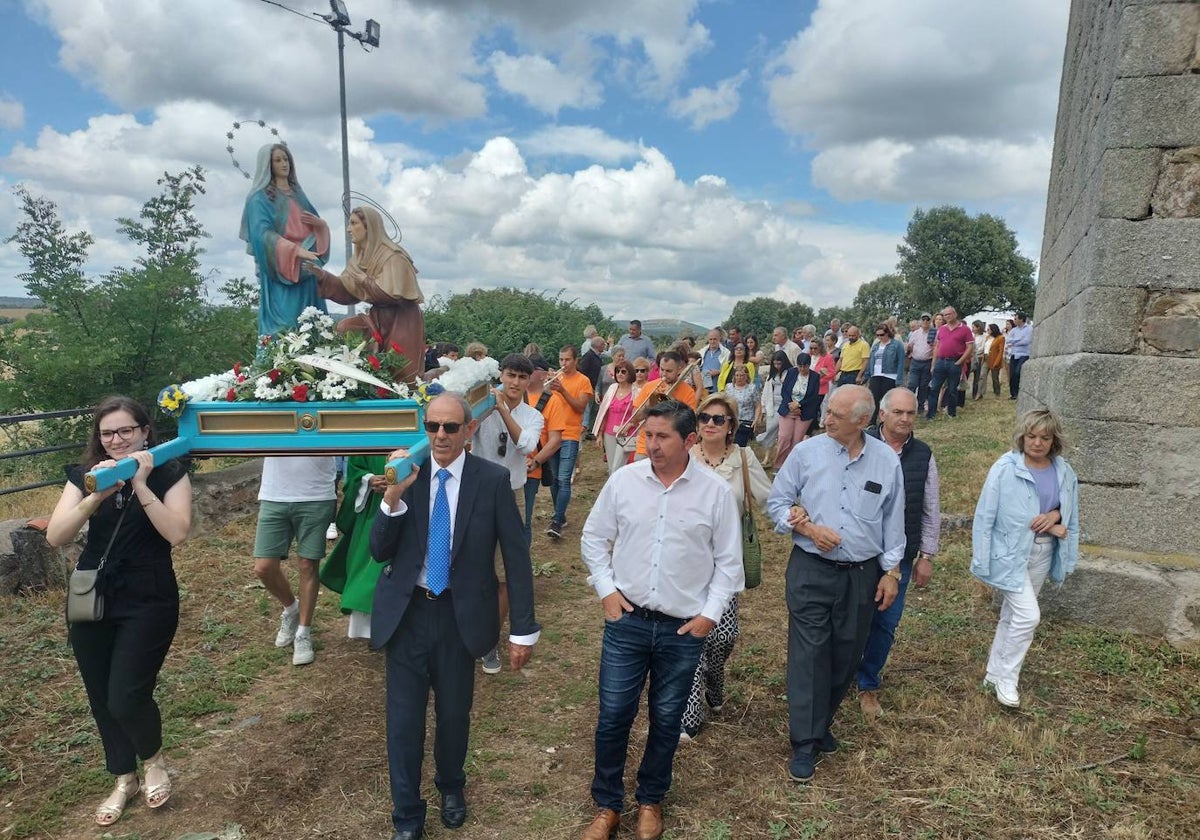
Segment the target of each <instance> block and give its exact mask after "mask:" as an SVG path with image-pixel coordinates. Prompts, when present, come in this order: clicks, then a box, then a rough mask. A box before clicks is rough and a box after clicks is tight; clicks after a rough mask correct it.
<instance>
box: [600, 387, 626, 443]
mask: <svg viewBox="0 0 1200 840" xmlns="http://www.w3.org/2000/svg"><path fill="white" fill-rule="evenodd" d="M632 407H633V391H630V392H629V393H628V394H626V395H625V396H623V397H617V396H614V397H613V400H612V402H610V403H609V404H608V414H606V415H605V416H604V434H606V435H615V434H616V433H617V430H619V429H620V428H621V427H622V426H624V425H625V423H626V421H628V420H629V416H630V415H631V414H632V413H633V412H632V410H631V409H632Z"/></svg>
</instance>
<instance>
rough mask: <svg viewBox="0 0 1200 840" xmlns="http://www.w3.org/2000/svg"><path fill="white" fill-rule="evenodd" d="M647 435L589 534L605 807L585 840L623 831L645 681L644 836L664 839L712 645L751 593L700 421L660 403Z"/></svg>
mask: <svg viewBox="0 0 1200 840" xmlns="http://www.w3.org/2000/svg"><path fill="white" fill-rule="evenodd" d="M645 434H646V448H647V452H648V454H649V457H648V458H647V459H646V460H643V461H637V462H635V463H633V464H631V465H629V466H627V467H622V468H621V469H620V470H618V471H617V472H616V473H614V474H613V475H612V476H610V477H609V479H608V482H607V483H606V484H605V485H604V488H603V489H602V490H601V491H600V495H599V497H598V498H597V499H596V503H595V505H594V506H593V507H592V512H591V514H590V515H589V516H588V519H587V523H586V524H585V525H584V526H583V538H582V541H581V542H582V551H583V559H584V562H585V563H586V564H587V567H588V571H589V572H590V575H589V577H588V583H590V584H591V585H592V587H593V588H594V589H595V590H596V594H597V595H599V596H600V598H601V601H602V604H603V607H604V619H605V623H604V642H603V646H602V648H601V652H600V680H599V687H600V711H599V717H598V720H597V723H596V743H595V750H596V759H595V775H594V776H593V779H592V798H593V800H594V801H595V803H596V807H597V808H598V809H599V810H598V813H597V814H596V818H595V819H594V820H593V821H592V823H591V825H590V826H588V828H587V830H586V831H585V832H584V834H583V840H607V838H608V837H609V836H610V834H611V833H612V832H613V831H615V830H616V828H617V826H618V825H619V823H620V815H621V810H622V808H623V807H624V798H625V783H624V773H625V760H626V750H627V745H628V743H629V730H630V727H631V726H632V724H633V719H634V717H635V715H636V710H637V705H638V698H639V697H640V695H641V692H642V686H643V684H644V683H645V681H646V676H647V674H649V675H650V698H651V701H650V703H649V704H648V707H647V713H648V716H649V732H648V734H647V736H646V749H645V753H644V754H643V756H642V762H641V765H640V767H639V770H638V788H637V793H636V796H637V801H638V820H637V837H639V838H647V840H654V838H658V837H660V836H661V835H662V831H663V827H662V800H663V798H664V797H665V796H666V794H667V789H668V788H669V787H670V784H671V766H672V764H673V762H674V759H675V749H676V747H677V746H678V745H679V726H680V722H681V721H682V718H683V711H684V707H685V706H686V704H687V696H688V691H689V690H690V688H691V684H692V676H693V674H694V673H695V670H696V664H697V662H698V661H699V659H700V653H701V651H702V650H703V648H704V639H705V637H706V636H707V635H708V634H709V633H710V632H711V631H712V629H713V628H714V627H715V626H716V624H717V621H718V620H719V619H720V617H721V613H722V611H724V609H725V607H726V606H727V605H728V603H729V600H730V598H732V597H733V596H734V594H736V593H737V592H739V591H741V590H742V589H743V588H744V587H745V574H744V572H743V569H742V539H741V534H742V529H741V523H740V521H739V519H738V513H737V504H736V502H735V501H734V498H733V492H732V491H731V490H730V489H729V485H728V484H727V483H726V482H725V481H724V480H722V479H721V478H720V477H719V476H718V475H717V474H716V473H714V472H713V471H712V470H709V469H707V468H705V467H704V466H701V465H698V464H697V463H696V462H694V461H692V460H691V458H689V456H688V450H689V449H690V448H691V447H692V446H693V445H694V444H695V442H696V415H695V413H694V412H693V411H692V410H691V408H689V407H688V406H687V405H685V404H683V403H681V402H679V401H677V400H667V401H665V402H662V403H660V404H659V405H657V406H654V407H653V408H650V409H649V410H648V411H647V412H646V425H645Z"/></svg>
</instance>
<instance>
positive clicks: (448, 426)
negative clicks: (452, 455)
mask: <svg viewBox="0 0 1200 840" xmlns="http://www.w3.org/2000/svg"><path fill="white" fill-rule="evenodd" d="M464 425H466V424H465V423H453V422H451V423H438V422H437V421H436V420H426V421H425V431H427V432H429V434H431V435H436V434H437V433H438V432H440V431H441V430H442V429H445V430H446V434H448V435H456V434H458V430H459V429H461V428H462V427H463V426H464Z"/></svg>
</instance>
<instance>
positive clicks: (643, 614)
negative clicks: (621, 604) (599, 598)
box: [625, 598, 688, 622]
mask: <svg viewBox="0 0 1200 840" xmlns="http://www.w3.org/2000/svg"><path fill="white" fill-rule="evenodd" d="M625 600H626V601H629V599H628V598H626V599H625ZM629 605H630V606H631V607H633V609H632V610H630V612H631V613H632V614H633V615H636V616H637V617H638V618H641V619H644V620H645V621H672V622H679V621H687V620H688V619H686V618H679V617H678V616H674V615H667V614H666V613H664V612H659V611H658V610H652V609H649V608H648V607H639V606H637V605H636V604H634V603H633V602H632V601H629Z"/></svg>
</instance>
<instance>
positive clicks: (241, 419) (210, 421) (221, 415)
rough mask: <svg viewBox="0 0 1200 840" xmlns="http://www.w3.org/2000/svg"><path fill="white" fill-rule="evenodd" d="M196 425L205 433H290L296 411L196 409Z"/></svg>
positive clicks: (292, 431)
mask: <svg viewBox="0 0 1200 840" xmlns="http://www.w3.org/2000/svg"><path fill="white" fill-rule="evenodd" d="M196 426H197V428H198V429H199V430H200V433H201V434H205V435H265V434H276V435H290V434H295V433H296V430H297V420H296V412H295V411H289V410H288V409H276V410H274V411H197V412H196Z"/></svg>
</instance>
